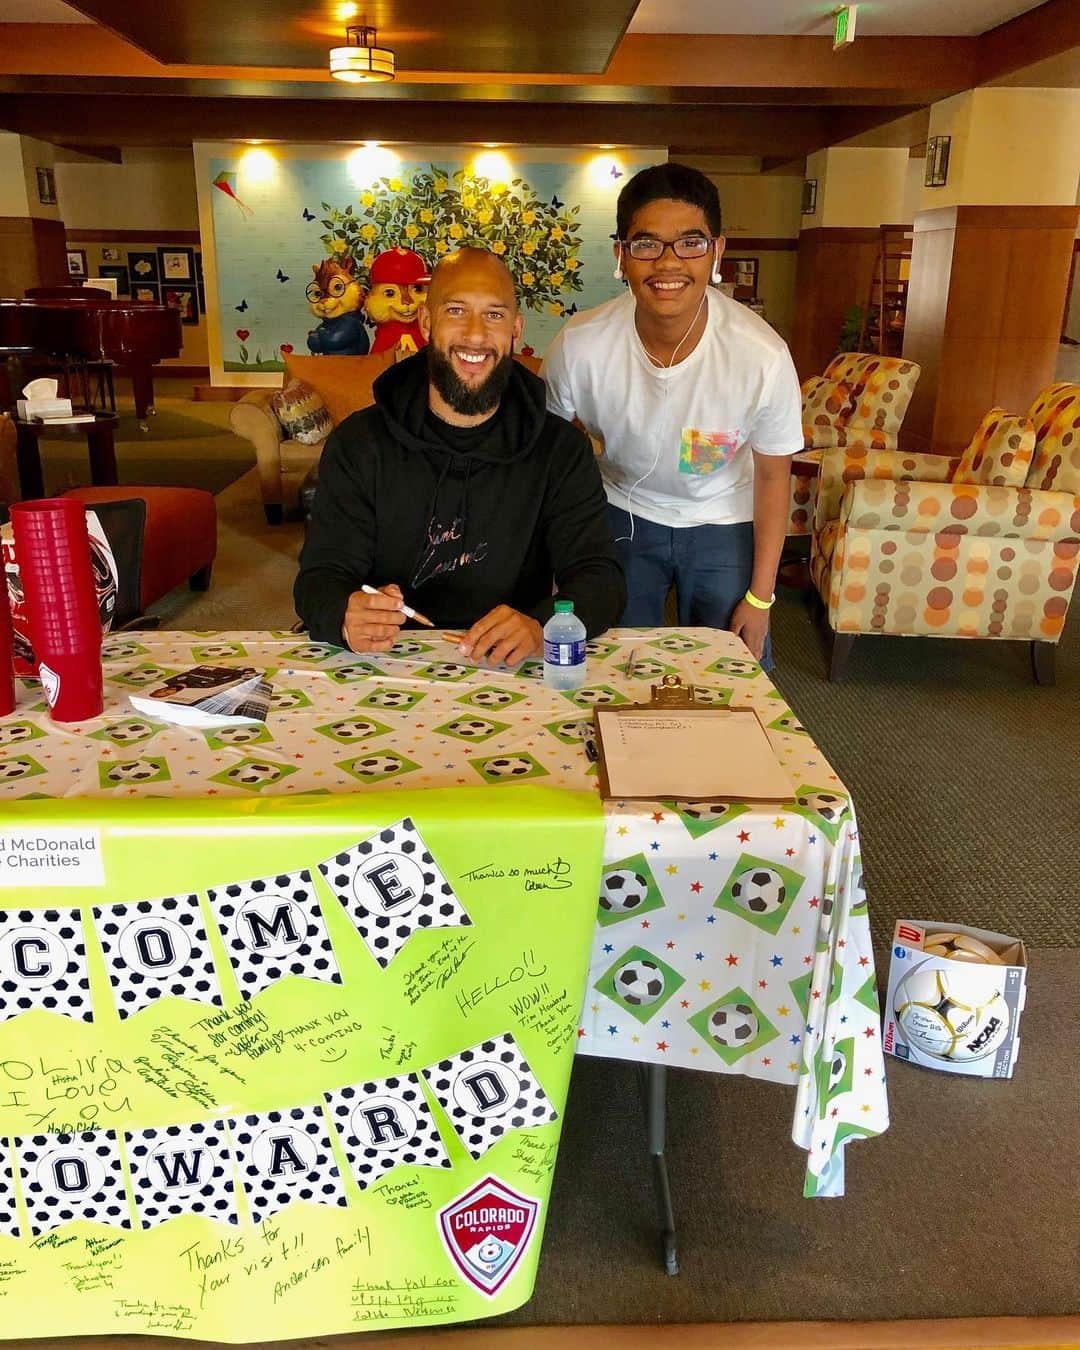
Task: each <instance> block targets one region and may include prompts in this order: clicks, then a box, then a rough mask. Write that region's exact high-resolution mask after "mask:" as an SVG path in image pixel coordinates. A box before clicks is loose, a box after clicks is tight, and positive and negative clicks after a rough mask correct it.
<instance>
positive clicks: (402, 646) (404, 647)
mask: <svg viewBox="0 0 1080 1350" xmlns="http://www.w3.org/2000/svg"><path fill="white" fill-rule="evenodd" d="M427 650H428V649H427V647H426V646H425V645H424V644H423V643H422V642H413V641H411V640H410V639H408V638H401V639H399V640H398V641H397V642H395V643H394V645H393V646H392V647H391V648H390V652H389V655H390V656H419V655H420V653H421V652H426V651H427Z"/></svg>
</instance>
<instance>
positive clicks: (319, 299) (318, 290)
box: [306, 257, 371, 356]
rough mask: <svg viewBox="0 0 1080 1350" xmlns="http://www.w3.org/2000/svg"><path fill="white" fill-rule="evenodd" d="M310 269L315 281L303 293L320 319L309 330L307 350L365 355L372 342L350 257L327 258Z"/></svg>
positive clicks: (322, 352) (362, 296) (322, 354)
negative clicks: (316, 325) (316, 324)
mask: <svg viewBox="0 0 1080 1350" xmlns="http://www.w3.org/2000/svg"><path fill="white" fill-rule="evenodd" d="M311 270H312V271H313V272H314V273H315V280H314V281H312V282H311V283H310V284H309V285H308V288H307V291H306V295H307V298H308V304H309V305H310V306H311V312H312V314H314V315H315V317H316V318H317V319H321V320H322V322H321V323H320V324H319V326H318V328H313V329H312V330H311V332H310V333H308V338H307V345H308V350H309V351H311V352H314V353H315V355H316V356H366V355H367V353H368V349H369V347H370V345H371V344H370V341H369V339H368V334H367V329H366V328H365V327H364V315H363V304H364V292H363V289H362V287H361V285H360V283H359V281H358V280H357V279H356V277H354V276H353V260H352V258H348V257H347V258H343V259H342V260H341V261H340V262H338V261H337V260H336V259H334V258H326V259H325V260H324V261H323V262H321V263H319V264H318V265H317V266H316V265H315V264H312V268H311Z"/></svg>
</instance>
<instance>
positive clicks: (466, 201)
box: [461, 192, 476, 211]
mask: <svg viewBox="0 0 1080 1350" xmlns="http://www.w3.org/2000/svg"><path fill="white" fill-rule="evenodd" d="M461 204H462V206H463V207H464V208H465V210H466V211H471V210H472V209H473V207H474V206H475V205H476V193H475V192H466V193H464V194H463V196H462V198H461Z"/></svg>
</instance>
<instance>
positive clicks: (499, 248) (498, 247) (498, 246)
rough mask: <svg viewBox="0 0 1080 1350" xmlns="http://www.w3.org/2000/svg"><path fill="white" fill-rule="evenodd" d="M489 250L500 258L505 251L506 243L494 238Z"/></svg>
mask: <svg viewBox="0 0 1080 1350" xmlns="http://www.w3.org/2000/svg"><path fill="white" fill-rule="evenodd" d="M491 251H492V253H497V254H498V255H499V257H500V258H501V257H502V255H503V254H504V253H505V252H506V245H505V244H504V243H503V241H502V240H501V239H496V240H495V242H494V243H493V244H492V246H491Z"/></svg>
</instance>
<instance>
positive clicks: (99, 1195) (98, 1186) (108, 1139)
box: [15, 1130, 132, 1237]
mask: <svg viewBox="0 0 1080 1350" xmlns="http://www.w3.org/2000/svg"><path fill="white" fill-rule="evenodd" d="M15 1151H16V1153H17V1155H18V1159H19V1177H20V1180H21V1182H22V1193H23V1199H24V1200H25V1201H26V1210H27V1213H28V1215H29V1217H30V1233H31V1235H32V1236H33V1237H38V1236H40V1234H42V1233H48V1232H51V1231H52V1229H54V1228H59V1227H61V1226H62V1225H63V1224H65V1223H72V1222H74V1220H76V1219H88V1220H90V1221H91V1222H92V1223H106V1224H111V1225H112V1227H114V1228H130V1227H131V1226H132V1225H131V1211H130V1208H129V1206H128V1197H127V1191H126V1190H125V1189H124V1174H123V1168H122V1166H121V1162H120V1150H119V1148H118V1147H117V1141H116V1133H115V1131H113V1130H93V1131H86V1132H84V1133H81V1134H28V1135H18V1136H16V1138H15Z"/></svg>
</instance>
